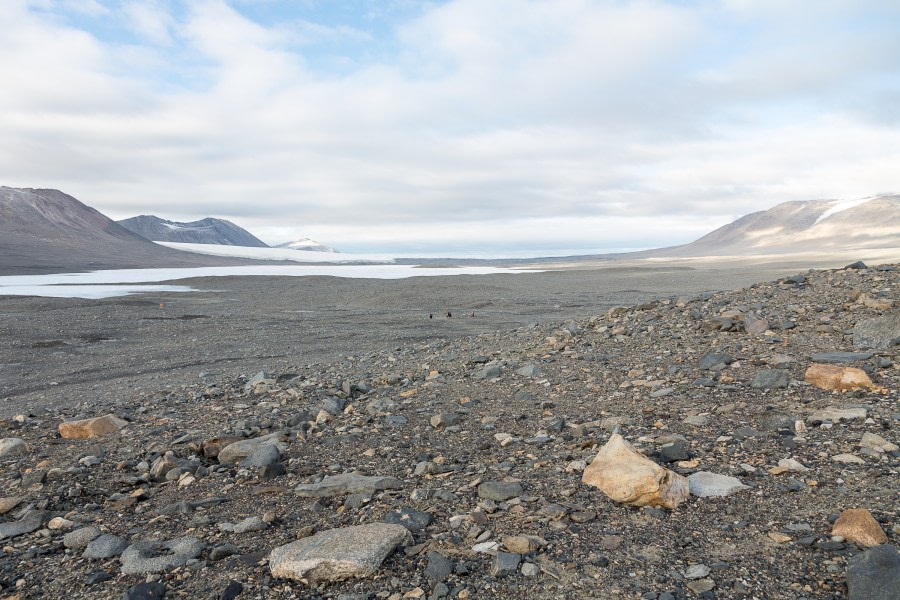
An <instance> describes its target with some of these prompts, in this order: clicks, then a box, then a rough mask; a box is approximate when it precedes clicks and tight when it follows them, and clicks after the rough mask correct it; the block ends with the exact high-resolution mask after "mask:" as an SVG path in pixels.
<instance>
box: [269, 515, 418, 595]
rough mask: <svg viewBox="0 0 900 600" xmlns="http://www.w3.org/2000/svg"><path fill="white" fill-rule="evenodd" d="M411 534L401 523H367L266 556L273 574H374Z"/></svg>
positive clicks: (331, 577) (320, 577) (319, 577)
mask: <svg viewBox="0 0 900 600" xmlns="http://www.w3.org/2000/svg"><path fill="white" fill-rule="evenodd" d="M412 541H413V537H412V534H410V533H409V530H408V529H406V527H403V526H402V525H389V524H387V523H370V524H367V525H357V526H355V527H344V528H341V529H330V530H328V531H323V532H321V533H317V534H316V535H314V536H311V537H308V538H305V539H302V540H297V541H296V542H291V543H290V544H286V545H284V546H279V547H278V548H275V549H274V550H272V553H271V554H270V555H269V568H270V570H271V572H272V576H273V577H283V578H285V579H295V580H300V579H305V580H307V581H310V582H316V581H340V580H343V579H350V578H352V577H369V576H371V575H373V574H374V573H375V572H376V571H377V570H378V568H379V567H380V566H381V563H382V562H384V559H385V558H387V555H388V554H390V553H391V552H393V550H394V548H396V547H397V546H398V545H399V544H409V543H412Z"/></svg>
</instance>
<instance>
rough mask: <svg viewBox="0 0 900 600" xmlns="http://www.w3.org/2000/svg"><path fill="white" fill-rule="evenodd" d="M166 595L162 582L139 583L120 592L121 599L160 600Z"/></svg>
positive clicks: (164, 585)
mask: <svg viewBox="0 0 900 600" xmlns="http://www.w3.org/2000/svg"><path fill="white" fill-rule="evenodd" d="M165 596H166V584H164V583H139V584H137V585H133V586H131V587H130V588H128V589H127V590H125V593H124V594H122V600H162V599H163V598H165Z"/></svg>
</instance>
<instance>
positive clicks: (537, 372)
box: [516, 364, 544, 377]
mask: <svg viewBox="0 0 900 600" xmlns="http://www.w3.org/2000/svg"><path fill="white" fill-rule="evenodd" d="M516 374H517V375H523V376H525V377H541V376H542V375H543V374H544V372H543V371H541V368H540V367H539V366H537V365H533V364H528V365H525V366H524V367H520V368H518V369H516Z"/></svg>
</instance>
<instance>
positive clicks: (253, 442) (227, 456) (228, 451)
mask: <svg viewBox="0 0 900 600" xmlns="http://www.w3.org/2000/svg"><path fill="white" fill-rule="evenodd" d="M286 441H287V436H286V435H285V434H283V433H281V432H275V433H270V434H269V435H263V436H260V437H256V438H251V439H249V440H241V441H239V442H234V443H232V444H228V445H227V446H225V447H223V448H222V449H221V450H219V454H218V459H219V463H220V464H223V465H225V464H231V463H238V462H241V461H242V460H244V459H246V458H248V457H250V456H253V454H254V453H255V452H256V451H257V450H259V448H260V447H261V446H266V445H275V446H276V447H277V448H278V451H279V452H284V451H285V450H287V443H286Z"/></svg>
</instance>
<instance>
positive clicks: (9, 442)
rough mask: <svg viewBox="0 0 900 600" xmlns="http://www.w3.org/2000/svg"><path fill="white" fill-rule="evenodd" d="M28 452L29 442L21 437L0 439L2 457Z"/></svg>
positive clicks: (0, 454)
mask: <svg viewBox="0 0 900 600" xmlns="http://www.w3.org/2000/svg"><path fill="white" fill-rule="evenodd" d="M26 452H28V444H26V443H25V440H23V439H20V438H3V439H0V458H5V457H7V456H21V455H23V454H25V453H26Z"/></svg>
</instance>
